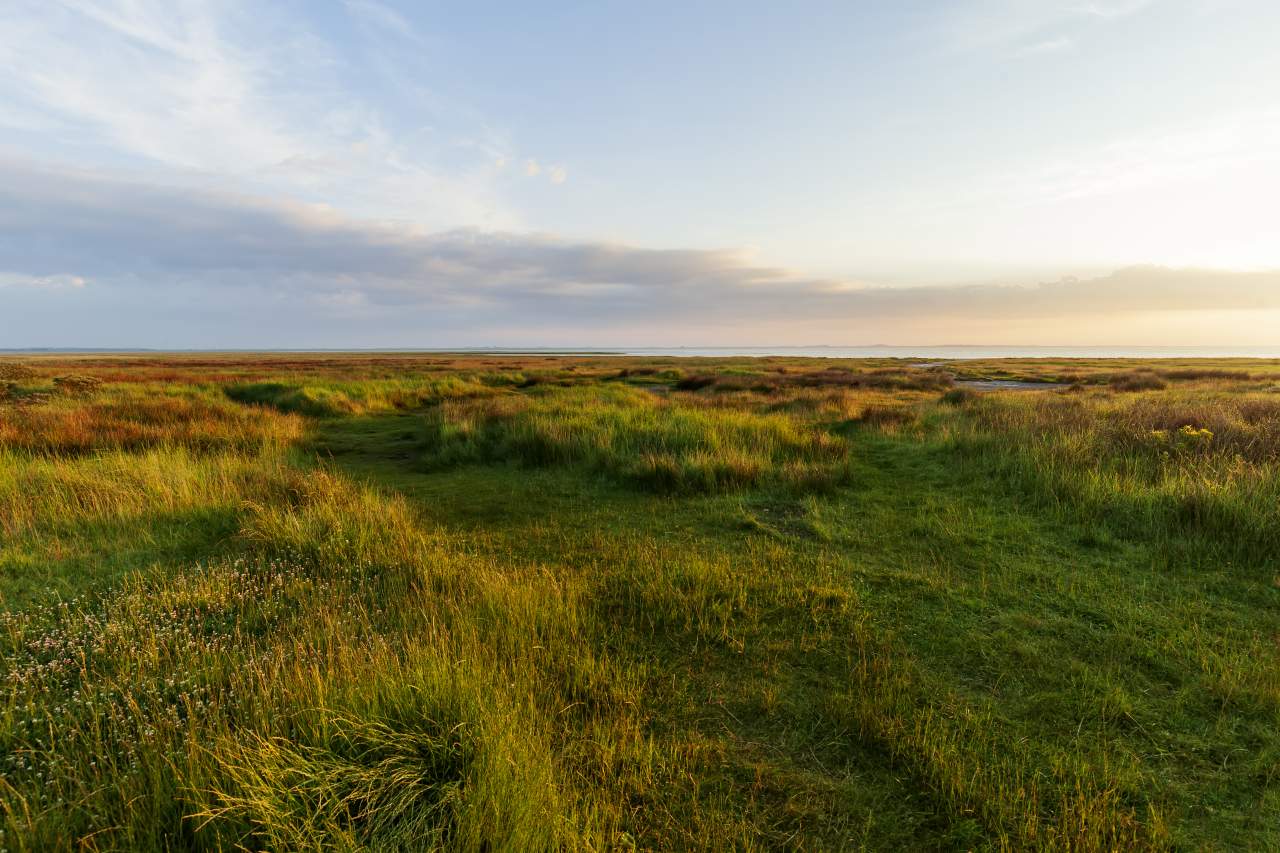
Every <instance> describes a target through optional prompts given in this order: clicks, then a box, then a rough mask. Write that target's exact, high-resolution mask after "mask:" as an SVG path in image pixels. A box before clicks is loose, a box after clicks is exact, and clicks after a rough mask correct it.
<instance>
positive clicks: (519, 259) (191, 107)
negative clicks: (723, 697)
mask: <svg viewBox="0 0 1280 853" xmlns="http://www.w3.org/2000/svg"><path fill="white" fill-rule="evenodd" d="M1278 44H1280V3H1276V2H1274V0H947V1H946V2H943V0H932V2H926V0H895V2H892V3H886V2H880V0H874V2H873V0H838V2H818V1H817V0H814V2H795V3H778V2H755V0H733V1H732V2H730V0H724V2H709V1H704V0H681V2H670V3H668V2H658V0H655V2H649V3H634V2H612V0H593V2H587V0H582V2H555V3H518V2H472V3H435V2H425V0H418V1H416V2H415V0H277V2H272V3H262V2H258V0H209V1H208V2H199V0H160V2H152V1H151V0H4V2H3V3H0V348H20V347H81V346H83V347H156V348H218V347H228V348H252V347H264V348H276V347H278V348H306V347H322V348H344V347H424V348H431V347H453V346H458V347H461V346H506V347H521V346H552V347H555V346H561V347H588V346H617V347H628V346H630V347H649V346H716V345H719V346H783V345H817V344H827V345H843V346H858V345H870V344H896V345H937V344H1009V345H1033V344H1041V345H1063V346H1076V345H1100V346H1107V345H1114V346H1134V345H1137V346H1142V345H1152V346H1177V345H1180V346H1227V345H1229V346H1277V345H1280V50H1277V49H1276V45H1278Z"/></svg>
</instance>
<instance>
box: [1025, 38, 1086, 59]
mask: <svg viewBox="0 0 1280 853" xmlns="http://www.w3.org/2000/svg"><path fill="white" fill-rule="evenodd" d="M1075 44H1076V43H1075V41H1074V40H1072V39H1070V38H1068V37H1066V36H1058V37H1057V38H1051V39H1045V40H1044V41H1037V42H1032V43H1031V44H1027V45H1024V46H1022V47H1020V48H1018V49H1017V50H1016V51H1014V55H1015V56H1042V55H1044V54H1046V53H1063V52H1065V51H1068V50H1071V49H1072V48H1073V47H1075Z"/></svg>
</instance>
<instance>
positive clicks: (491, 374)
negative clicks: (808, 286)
mask: <svg viewBox="0 0 1280 853" xmlns="http://www.w3.org/2000/svg"><path fill="white" fill-rule="evenodd" d="M22 367H23V368H24V369H21V370H13V371H11V373H12V375H14V376H15V377H16V378H15V379H13V380H10V381H12V382H14V383H15V387H16V389H17V392H16V396H17V397H26V396H29V395H31V394H47V395H48V396H47V397H46V398H45V399H43V401H40V402H36V403H29V402H25V401H24V402H20V403H12V402H11V403H9V404H5V403H0V448H2V449H0V525H2V526H0V533H2V534H3V541H2V542H0V596H2V599H0V601H2V604H3V609H2V610H0V677H2V678H3V679H4V684H5V691H4V693H3V702H2V703H0V768H2V770H3V772H2V773H0V827H2V828H3V831H4V835H3V837H2V839H0V846H4V847H6V848H7V849H10V850H48V849H54V850H56V849H88V850H147V849H155V850H172V849H211V850H212V849H237V848H243V849H279V850H305V849H314V850H321V849H325V850H329V849H430V848H446V849H461V850H496V849H504V850H505V849H510V850H527V849H653V850H677V849H717V850H718V849H773V848H787V849H794V848H802V849H869V850H897V849H945V850H984V849H991V850H999V849H1008V850H1013V849H1019V850H1020V849H1042V850H1059V849H1071V850H1117V849H1125V850H1131V849H1132V850H1137V849H1151V850H1165V849H1195V850H1237V849H1274V848H1275V847H1276V846H1278V845H1280V779H1277V768H1280V734H1277V733H1278V732H1280V726H1277V723H1280V655H1277V654H1276V643H1277V642H1278V641H1280V576H1277V575H1276V568H1275V567H1276V562H1275V559H1276V546H1275V544H1274V543H1275V542H1277V541H1280V529H1278V524H1280V510H1278V509H1277V507H1280V503H1278V502H1277V501H1276V497H1277V489H1280V432H1278V430H1280V426H1278V424H1280V394H1278V393H1277V391H1276V390H1275V389H1276V388H1277V387H1280V386H1277V385H1276V377H1277V376H1280V373H1278V372H1277V367H1276V365H1273V364H1270V363H1264V362H1256V363H1250V364H1248V365H1235V364H1231V363H1223V364H1213V363H1209V364H1202V363H1196V364H1188V365H1176V364H1168V363H1164V362H1152V363H1148V364H1138V363H1113V362H1097V363H1095V362H1064V363H1045V364H1041V363H1027V362H1007V363H1006V362H987V363H982V362H978V363H962V364H955V365H948V366H947V370H946V372H945V374H944V373H943V372H942V371H929V370H927V369H921V368H904V367H902V366H901V365H894V364H891V363H879V362H831V361H813V362H807V361H803V360H797V359H786V360H783V359H741V360H732V359H715V360H705V361H698V362H696V363H695V362H682V361H675V360H670V359H653V360H642V359H617V358H613V359H610V358H604V357H591V356H583V357H576V358H573V359H563V360H556V359H549V358H543V357H536V358H534V357H531V358H523V357H510V358H505V359H504V358H498V357H490V356H484V357H477V356H459V357H456V358H451V357H440V356H431V357H426V356H393V355H388V356H377V357H364V356H350V357H346V356H334V355H317V356H301V355H299V356H288V357H284V356H261V357H258V356H244V355H235V356H231V355H228V356H182V357H167V356H166V357H163V358H161V357H118V358H108V357H98V356H94V357H84V358H75V359H66V360H62V361H59V360H56V359H52V358H42V359H31V360H28V361H27V362H25V363H24V364H23V365H22ZM912 370H919V371H921V372H922V373H928V376H927V377H925V378H922V379H917V378H916V377H915V376H914V374H912V373H911V371H912ZM1139 373H1140V374H1142V375H1147V374H1148V373H1151V374H1155V375H1158V377H1160V379H1161V382H1162V383H1164V385H1165V387H1163V388H1159V389H1157V388H1151V389H1148V390H1126V389H1125V388H1123V387H1121V386H1122V384H1123V382H1121V381H1114V382H1113V381H1112V377H1113V376H1117V375H1119V376H1129V375H1131V374H1139ZM1175 374H1176V375H1175ZM5 375H9V374H7V373H6V374H5ZM59 376H75V377H86V376H87V377H96V378H97V379H98V380H99V383H96V384H95V383H93V382H88V383H86V382H77V383H72V384H73V385H76V386H77V387H76V390H75V393H74V394H69V393H66V392H65V391H58V390H56V389H55V386H54V382H53V380H54V379H55V378H57V377H59ZM952 376H954V377H958V378H960V379H962V380H963V379H965V378H1016V379H1022V380H1024V381H1027V380H1030V381H1035V380H1037V379H1040V380H1044V379H1053V380H1054V381H1063V377H1064V376H1067V377H1075V378H1072V379H1071V380H1070V381H1071V382H1073V383H1076V387H1074V388H1068V387H1066V386H1063V387H1055V388H1052V389H1051V390H1043V391H1030V392H993V393H986V392H976V391H973V390H971V389H969V388H966V387H963V386H961V387H954V388H953V387H952V378H951V377H952ZM690 377H697V378H699V381H698V382H695V383H689V382H686V381H685V380H687V379H688V378H690ZM706 377H710V378H711V381H710V382H705V383H704V382H702V381H701V379H702V378H706ZM61 385H62V386H67V385H68V383H66V382H64V383H61ZM682 386H683V387H682ZM37 399H38V400H39V399H40V398H37Z"/></svg>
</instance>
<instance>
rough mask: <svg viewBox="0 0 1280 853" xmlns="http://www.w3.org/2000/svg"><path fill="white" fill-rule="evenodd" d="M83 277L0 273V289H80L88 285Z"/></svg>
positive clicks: (60, 274) (61, 274)
mask: <svg viewBox="0 0 1280 853" xmlns="http://www.w3.org/2000/svg"><path fill="white" fill-rule="evenodd" d="M88 283H89V282H88V280H87V279H85V278H84V277H83V276H78V275H69V274H66V273H59V274H57V275H29V274H26V273H15V272H3V271H0V288H4V287H13V288H18V287H26V288H37V289H41V290H62V289H65V288H81V287H84V286H85V285H86V284H88Z"/></svg>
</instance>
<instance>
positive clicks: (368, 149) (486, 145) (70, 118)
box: [0, 0, 521, 228]
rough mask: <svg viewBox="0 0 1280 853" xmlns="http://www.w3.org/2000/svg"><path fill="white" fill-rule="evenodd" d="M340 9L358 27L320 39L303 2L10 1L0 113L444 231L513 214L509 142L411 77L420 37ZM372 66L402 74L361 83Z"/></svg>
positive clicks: (354, 6)
mask: <svg viewBox="0 0 1280 853" xmlns="http://www.w3.org/2000/svg"><path fill="white" fill-rule="evenodd" d="M345 9H346V11H347V13H348V15H350V16H351V18H352V19H353V21H354V22H355V26H353V27H352V33H351V34H349V35H347V36H344V38H342V39H330V38H326V37H324V36H323V35H322V32H323V31H322V30H321V29H320V27H319V25H315V26H313V25H312V24H313V20H312V19H311V18H309V17H308V15H305V14H304V15H299V14H290V12H289V10H285V9H283V8H277V7H275V6H272V5H270V4H260V3H250V2H246V0H225V2H219V3H212V4H210V3H172V2H167V0H11V2H9V3H6V5H5V11H4V26H3V27H0V104H3V107H0V127H5V126H7V127H9V128H10V129H12V130H17V131H19V132H28V133H37V134H38V137H39V144H40V146H41V150H43V151H44V152H45V153H46V154H47V155H48V156H53V157H62V158H64V159H67V160H72V161H75V162H79V163H82V164H84V165H86V166H90V167H97V168H118V167H120V166H121V165H122V164H125V165H128V166H130V167H133V168H138V169H145V170H147V171H150V172H151V173H152V174H156V175H161V176H163V178H164V179H165V180H170V181H174V180H183V181H186V182H189V183H192V184H200V185H204V186H210V187H212V186H217V187H224V188H225V187H232V188H235V189H237V190H240V191H243V192H254V193H262V194H268V195H280V196H285V197H292V198H297V199H300V200H303V201H325V202H329V203H334V204H339V205H341V206H342V207H343V208H344V209H346V210H349V211H352V212H354V213H356V214H357V215H364V216H387V217H398V218H404V219H411V220H416V221H419V222H422V223H425V224H427V225H429V226H431V227H437V228H442V227H448V226H451V225H464V226H476V227H482V226H483V227H490V228H495V227H497V228H511V227H519V226H520V224H521V221H520V217H519V216H518V214H517V213H516V212H515V210H514V209H513V208H512V206H511V205H510V204H508V203H507V202H506V201H505V200H504V199H503V198H502V196H501V193H500V189H499V186H498V185H497V183H496V175H495V174H494V170H493V169H492V168H490V164H491V163H492V162H493V161H494V160H495V159H498V158H502V157H505V156H507V155H506V147H507V143H506V142H505V140H504V139H503V138H502V134H501V133H500V132H497V131H494V130H492V127H491V122H489V121H488V120H487V119H486V118H485V117H484V116H480V115H477V114H475V113H474V112H473V111H471V110H470V109H469V108H467V107H466V106H461V105H458V104H456V103H453V102H451V101H449V100H448V99H446V98H443V97H441V96H438V95H435V94H433V93H431V92H429V91H425V90H424V89H423V88H422V83H421V80H423V79H429V78H430V76H431V75H430V72H429V69H427V68H425V67H424V65H423V63H424V62H425V61H426V60H424V59H423V58H422V57H424V56H428V55H430V52H429V51H424V50H423V49H422V46H421V44H420V43H419V42H420V41H421V40H422V39H423V38H425V37H423V36H421V35H420V34H418V33H417V32H416V31H415V30H414V29H413V28H412V26H411V25H410V24H409V23H408V22H407V21H406V20H405V19H404V18H403V17H402V16H400V15H399V14H398V13H397V12H395V11H394V10H393V9H391V8H389V7H388V6H385V5H383V4H380V3H377V2H374V0H350V2H349V3H347V4H346V5H345ZM294 11H295V12H296V11H297V10H294ZM317 17H318V16H317ZM85 46H89V47H88V48H86V47H85ZM389 56H390V57H394V62H392V61H391V60H389V59H388V57H389ZM375 68H379V69H390V68H394V69H395V72H394V73H392V72H391V71H390V70H388V71H387V73H385V74H383V75H382V76H381V77H379V78H378V79H376V80H369V79H362V76H361V75H366V74H375V73H377V72H375V71H373V70H372V69H375ZM408 116H411V117H412V120H413V121H414V122H416V124H408V123H407V122H406V117H408Z"/></svg>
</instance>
